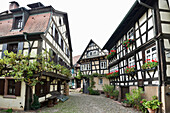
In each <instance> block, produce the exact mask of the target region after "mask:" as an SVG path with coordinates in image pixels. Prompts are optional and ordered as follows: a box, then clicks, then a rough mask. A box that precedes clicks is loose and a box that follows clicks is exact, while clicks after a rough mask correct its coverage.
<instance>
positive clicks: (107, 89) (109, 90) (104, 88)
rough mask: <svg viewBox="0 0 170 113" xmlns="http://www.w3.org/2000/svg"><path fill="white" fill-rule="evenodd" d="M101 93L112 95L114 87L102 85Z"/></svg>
mask: <svg viewBox="0 0 170 113" xmlns="http://www.w3.org/2000/svg"><path fill="white" fill-rule="evenodd" d="M103 91H104V92H107V93H109V94H110V93H112V92H113V91H114V86H112V85H108V84H104V86H103Z"/></svg>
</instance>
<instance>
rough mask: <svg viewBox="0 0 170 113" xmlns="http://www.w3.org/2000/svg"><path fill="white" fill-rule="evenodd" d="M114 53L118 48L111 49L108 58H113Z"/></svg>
mask: <svg viewBox="0 0 170 113" xmlns="http://www.w3.org/2000/svg"><path fill="white" fill-rule="evenodd" d="M114 55H116V50H111V51H110V53H109V54H108V55H107V59H110V58H112V57H113V56H114Z"/></svg>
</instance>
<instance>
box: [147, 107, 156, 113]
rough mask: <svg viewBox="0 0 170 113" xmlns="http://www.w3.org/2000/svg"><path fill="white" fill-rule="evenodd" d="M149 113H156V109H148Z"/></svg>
mask: <svg viewBox="0 0 170 113" xmlns="http://www.w3.org/2000/svg"><path fill="white" fill-rule="evenodd" d="M148 111H149V113H156V109H155V110H152V109H150V108H148Z"/></svg>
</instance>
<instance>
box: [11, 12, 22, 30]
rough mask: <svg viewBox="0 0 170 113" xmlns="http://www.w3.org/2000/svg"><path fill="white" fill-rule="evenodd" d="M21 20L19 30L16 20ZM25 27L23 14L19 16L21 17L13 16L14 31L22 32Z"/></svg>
mask: <svg viewBox="0 0 170 113" xmlns="http://www.w3.org/2000/svg"><path fill="white" fill-rule="evenodd" d="M19 17H20V18H21V27H20V28H18V27H16V19H17V18H19ZM23 25H24V16H23V15H22V14H19V15H14V16H13V24H12V30H17V29H18V30H21V29H22V28H23Z"/></svg>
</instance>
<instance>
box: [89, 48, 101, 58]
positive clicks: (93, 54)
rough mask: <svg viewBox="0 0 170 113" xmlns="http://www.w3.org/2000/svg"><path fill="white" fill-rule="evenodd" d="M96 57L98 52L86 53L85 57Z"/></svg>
mask: <svg viewBox="0 0 170 113" xmlns="http://www.w3.org/2000/svg"><path fill="white" fill-rule="evenodd" d="M96 55H99V52H98V50H93V51H89V52H88V53H87V57H91V56H96Z"/></svg>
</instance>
